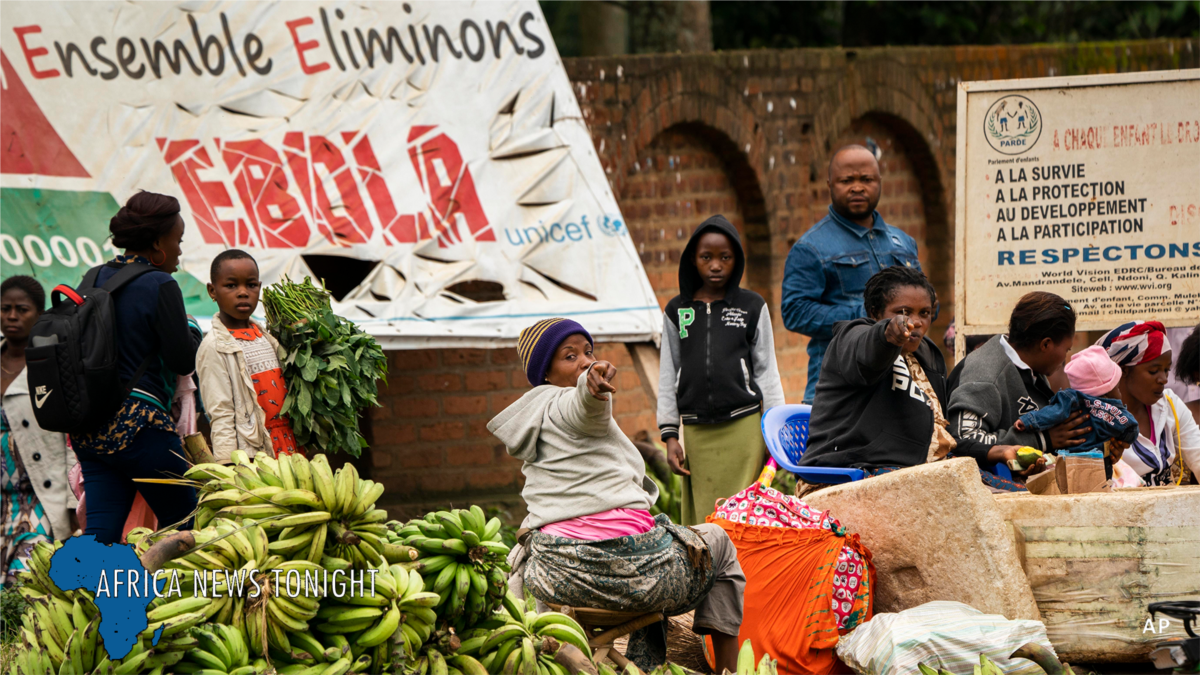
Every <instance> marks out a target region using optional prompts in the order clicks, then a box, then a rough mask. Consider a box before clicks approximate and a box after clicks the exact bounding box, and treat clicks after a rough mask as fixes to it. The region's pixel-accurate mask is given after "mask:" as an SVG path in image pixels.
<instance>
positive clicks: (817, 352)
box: [782, 145, 921, 403]
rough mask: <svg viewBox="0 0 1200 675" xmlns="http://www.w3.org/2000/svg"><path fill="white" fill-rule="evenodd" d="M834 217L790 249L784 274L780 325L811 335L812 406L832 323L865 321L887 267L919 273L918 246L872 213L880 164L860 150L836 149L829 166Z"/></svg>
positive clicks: (807, 397) (807, 395) (807, 392)
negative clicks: (870, 295)
mask: <svg viewBox="0 0 1200 675" xmlns="http://www.w3.org/2000/svg"><path fill="white" fill-rule="evenodd" d="M826 183H827V185H829V197H830V201H831V202H832V204H830V206H829V215H828V216H826V217H825V218H822V219H821V220H820V222H818V223H817V224H816V225H814V226H812V227H811V228H809V229H808V231H807V232H805V233H804V236H802V237H800V240H799V241H797V242H796V245H795V246H793V247H792V251H791V253H789V254H788V259H787V265H786V267H785V268H784V272H783V312H782V313H783V325H784V326H786V327H787V329H788V330H790V331H794V332H797V333H801V334H803V335H807V336H808V337H809V338H811V339H810V340H809V343H808V384H807V385H806V386H805V388H804V402H805V403H812V401H813V393H814V392H815V391H816V389H817V378H818V376H819V375H820V374H821V361H822V359H823V358H824V357H825V348H826V347H827V346H828V345H829V340H830V339H831V338H832V337H833V324H834V323H836V322H838V321H848V320H850V319H857V318H860V317H864V316H866V312H865V311H864V310H863V289H864V288H865V287H866V285H867V279H870V278H871V276H872V275H874V274H875V273H877V272H879V270H881V269H883V268H884V267H891V266H892V265H905V266H907V267H915V268H917V269H921V263H920V262H918V261H917V242H916V241H915V240H914V239H913V238H912V237H910V236H908V235H907V234H905V233H904V232H903V231H901V230H900V229H898V228H895V227H892V226H891V225H888V224H887V223H885V222H884V221H883V216H881V215H879V212H878V211H876V210H875V207H876V206H877V205H878V204H879V195H880V193H881V192H882V181H881V179H880V176H879V162H878V161H876V159H875V155H874V153H872V152H871V151H870V150H868V149H866V148H864V147H862V146H861V145H847V146H845V147H843V148H839V149H838V151H837V152H835V153H834V154H833V158H832V159H831V160H830V161H829V176H828V178H827V179H826Z"/></svg>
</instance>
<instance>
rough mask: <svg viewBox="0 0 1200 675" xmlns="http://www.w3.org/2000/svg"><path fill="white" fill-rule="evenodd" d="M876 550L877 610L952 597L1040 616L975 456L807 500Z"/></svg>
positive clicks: (1013, 614) (1019, 615)
mask: <svg viewBox="0 0 1200 675" xmlns="http://www.w3.org/2000/svg"><path fill="white" fill-rule="evenodd" d="M805 501H807V502H808V503H809V504H810V505H811V506H814V507H816V508H819V509H829V510H831V511H832V512H833V516H834V517H835V518H837V519H838V520H839V521H841V523H842V524H843V525H845V526H846V527H848V528H850V531H851V532H854V533H857V534H858V535H859V537H861V538H862V541H863V543H864V544H866V546H867V548H868V549H870V551H871V555H872V558H873V559H874V561H875V569H876V572H877V575H878V583H877V585H876V588H875V603H876V605H875V611H876V612H899V611H902V610H905V609H908V608H910V607H916V606H918V605H923V604H925V603H927V602H931V601H934V600H953V601H957V602H961V603H964V604H967V605H970V606H972V607H974V608H975V609H978V610H979V611H981V612H983V613H985V614H1000V615H1003V616H1005V617H1007V618H1009V619H1039V618H1041V617H1040V616H1039V614H1038V608H1037V604H1036V603H1035V602H1034V599H1033V593H1032V592H1031V591H1030V589H1029V582H1028V581H1027V580H1026V579H1025V573H1024V571H1022V569H1021V562H1020V558H1019V557H1018V555H1017V548H1016V545H1015V544H1014V541H1013V536H1012V534H1011V531H1010V530H1009V527H1008V526H1007V525H1006V524H1005V522H1004V518H1003V517H1002V515H1001V512H1000V508H999V507H998V506H997V505H996V500H995V499H994V498H993V497H992V494H991V492H989V491H988V489H987V488H985V487H984V486H983V483H982V482H980V480H979V470H978V468H977V465H976V464H975V460H973V459H968V458H958V459H951V460H947V461H944V462H935V463H933V464H924V465H922V466H916V467H911V468H908V469H901V470H900V471H895V472H892V473H888V474H884V475H882V476H877V477H874V478H868V479H866V480H863V481H857V482H854V483H846V484H844V485H838V486H835V487H831V488H826V489H824V490H821V491H819V492H816V493H814V494H810V495H808V496H807V497H806V498H805Z"/></svg>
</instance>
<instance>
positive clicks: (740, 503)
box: [715, 481, 867, 628]
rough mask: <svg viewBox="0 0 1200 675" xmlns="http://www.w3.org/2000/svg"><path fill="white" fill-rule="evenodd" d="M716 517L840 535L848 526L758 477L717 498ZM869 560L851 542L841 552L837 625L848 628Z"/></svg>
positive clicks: (835, 596)
mask: <svg viewBox="0 0 1200 675" xmlns="http://www.w3.org/2000/svg"><path fill="white" fill-rule="evenodd" d="M715 517H716V518H722V519H724V520H728V521H730V522H734V523H744V524H746V525H756V526H758V527H791V528H796V529H801V530H804V529H808V530H821V529H824V530H829V531H830V532H833V533H834V534H836V535H838V536H843V535H845V533H846V528H845V527H843V526H842V524H841V523H839V522H838V521H837V519H836V518H834V517H833V516H832V515H830V513H829V511H819V510H817V509H814V508H812V507H810V506H809V505H808V504H806V503H804V502H803V501H801V500H800V498H799V497H794V496H792V495H785V494H784V493H782V492H780V491H779V490H776V489H774V488H769V487H766V486H764V485H763V484H762V483H759V482H757V481H755V482H754V484H752V485H751V486H750V487H748V488H746V489H745V490H742V491H741V492H739V493H737V494H736V495H734V496H732V497H730V498H729V499H726V500H724V501H718V502H717V512H716V514H715ZM866 570H867V564H866V561H865V560H863V559H862V556H860V555H859V554H858V553H857V552H855V551H854V550H853V549H851V548H850V547H849V546H843V547H842V550H841V552H840V553H839V554H838V564H837V571H836V572H834V575H833V597H832V598H830V603H829V604H830V607H831V608H832V609H833V615H834V616H835V617H836V618H837V622H838V628H845V627H846V625H847V622H848V621H849V619H850V615H851V610H852V609H853V608H854V599H855V597H856V596H857V594H858V591H859V588H858V587H859V585H860V584H862V579H863V574H865V573H866Z"/></svg>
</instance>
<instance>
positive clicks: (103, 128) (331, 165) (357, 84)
mask: <svg viewBox="0 0 1200 675" xmlns="http://www.w3.org/2000/svg"><path fill="white" fill-rule="evenodd" d="M4 18H5V28H4V30H3V31H2V32H0V49H2V51H3V80H4V81H3V87H4V91H3V94H4V95H3V108H4V109H3V115H2V118H3V120H2V126H3V129H2V133H3V136H4V145H3V149H2V151H0V160H2V162H0V164H2V166H0V174H2V177H0V185H2V187H3V188H4V195H3V202H4V211H3V228H0V231H2V236H0V239H2V241H0V253H2V254H3V259H4V263H5V269H6V274H8V273H16V270H17V269H22V270H25V271H26V272H33V273H35V275H38V276H40V278H43V279H44V280H46V281H49V282H53V283H60V282H62V281H63V280H64V279H66V278H74V279H78V278H79V277H80V276H82V273H83V271H84V270H85V269H86V267H87V266H89V265H91V264H94V263H96V262H98V261H100V260H101V259H104V258H108V257H110V255H111V251H110V250H106V241H105V238H106V236H107V220H108V218H109V217H111V215H112V214H113V213H114V212H115V211H116V206H117V204H118V203H119V202H122V201H124V200H125V199H126V198H128V196H129V195H130V194H132V193H133V192H134V191H136V190H138V189H145V190H151V191H155V192H163V193H167V194H172V195H175V196H178V197H179V198H180V201H181V203H182V204H183V215H184V218H185V220H186V223H187V231H186V234H185V240H184V259H183V263H182V273H181V274H180V278H181V279H182V280H183V281H184V282H185V283H184V286H185V295H187V296H188V299H189V307H190V308H191V309H193V310H195V311H196V313H197V314H199V313H201V312H205V313H208V312H211V311H212V306H211V303H210V302H209V301H208V299H207V297H205V294H204V293H203V288H202V286H201V285H200V284H199V282H200V281H207V279H208V266H209V264H210V262H211V260H212V257H213V256H214V255H216V253H218V252H219V251H221V250H224V249H226V248H231V247H235V248H242V249H246V250H249V251H250V252H251V253H252V254H253V255H254V256H255V257H256V258H257V259H258V261H259V263H260V269H261V272H262V276H263V279H264V281H266V282H273V281H276V280H278V279H280V278H281V277H282V276H283V275H284V274H287V275H290V276H291V277H292V278H302V277H303V276H305V275H312V276H314V277H318V276H323V277H324V278H325V279H326V280H327V282H328V283H329V286H330V288H331V289H333V290H335V294H336V295H337V296H338V302H337V303H336V304H335V311H337V312H338V313H340V314H342V315H344V316H347V317H349V318H352V319H354V320H355V321H358V322H360V323H361V324H362V325H363V327H364V328H365V329H367V330H369V331H370V332H371V333H372V334H374V335H376V336H377V337H378V338H379V339H380V340H381V342H382V343H383V344H384V345H385V346H388V347H431V346H434V347H436V346H451V345H454V346H465V345H478V346H498V345H501V344H511V343H512V342H513V341H515V338H516V337H517V334H518V332H519V331H520V329H521V328H522V327H523V326H525V325H528V324H529V323H531V322H533V321H535V320H537V319H539V318H543V317H546V316H558V315H562V316H570V317H573V318H575V319H576V320H579V321H581V322H582V323H584V324H585V325H586V326H587V327H588V329H589V331H591V332H592V334H593V335H595V336H597V338H598V339H602V340H610V341H615V340H620V341H646V340H653V339H656V338H657V336H658V333H659V332H660V330H661V313H660V310H659V307H658V303H657V301H656V300H655V296H654V293H653V290H652V288H651V287H650V284H649V282H648V280H647V279H646V274H645V272H644V270H643V269H642V266H641V262H640V260H639V258H638V255H637V252H636V250H635V248H634V245H633V243H632V241H631V239H630V237H629V233H628V230H627V228H626V227H625V224H624V219H623V218H622V216H621V214H620V211H619V209H618V207H617V203H616V200H615V198H614V196H613V193H612V190H611V189H610V187H609V185H608V182H607V180H606V177H605V173H604V169H603V168H602V166H601V164H600V161H599V158H598V156H597V154H596V152H595V149H594V148H593V146H592V141H591V138H590V135H589V133H588V130H587V126H586V124H585V120H584V117H583V114H582V112H581V110H580V107H579V104H578V102H577V101H576V98H575V93H574V91H573V90H572V85H571V83H570V82H569V80H568V79H567V75H566V71H565V70H564V69H563V66H562V62H561V60H560V58H559V56H558V53H557V51H556V49H555V47H554V43H553V41H552V39H551V37H550V32H549V30H548V28H547V26H546V22H545V19H544V18H543V16H542V14H541V11H540V9H539V8H538V5H537V3H536V2H483V3H467V2H410V3H400V2H372V3H347V2H334V3H315V2H287V3H267V2H239V3H233V2H198V1H197V2H177V3H155V2H119V3H118V2H38V3H13V4H11V5H6V6H5V10H4ZM107 248H111V247H110V246H108V247H107ZM330 256H332V257H333V259H332V260H331V258H330ZM338 258H342V259H353V260H354V261H357V262H351V261H347V260H341V261H340V262H339V261H338V260H337V259H338ZM314 271H316V272H319V274H316V273H314ZM335 277H336V278H335Z"/></svg>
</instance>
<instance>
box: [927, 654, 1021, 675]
mask: <svg viewBox="0 0 1200 675" xmlns="http://www.w3.org/2000/svg"><path fill="white" fill-rule="evenodd" d="M979 656H980V658H987V657H985V656H984V655H983V654H980V655H979ZM917 670H920V671H921V675H954V673H952V672H950V671H948V670H946V669H944V668H943V669H942V670H934V669H933V668H930V667H929V666H927V665H925V664H924V663H917ZM996 672H997V673H1000V672H1001V671H1000V670H999V669H997V670H996Z"/></svg>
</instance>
